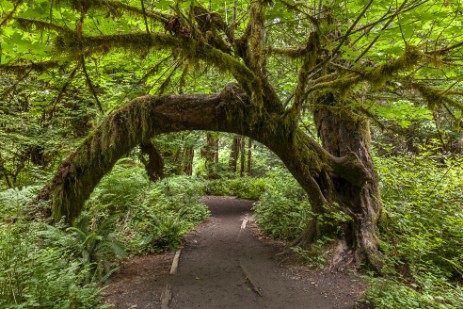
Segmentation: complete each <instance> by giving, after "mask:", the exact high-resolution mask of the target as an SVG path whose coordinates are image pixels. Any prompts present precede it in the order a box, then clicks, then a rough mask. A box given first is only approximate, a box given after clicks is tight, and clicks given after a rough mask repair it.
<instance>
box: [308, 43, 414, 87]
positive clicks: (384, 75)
mask: <svg viewBox="0 0 463 309" xmlns="http://www.w3.org/2000/svg"><path fill="white" fill-rule="evenodd" d="M421 58H422V53H421V51H420V50H419V49H418V48H417V47H416V46H412V45H409V46H407V47H406V48H405V50H404V53H403V54H402V55H401V56H400V57H398V58H396V59H394V60H392V61H389V62H387V63H385V64H383V65H380V66H377V67H375V68H373V69H372V70H371V71H368V72H360V71H359V72H353V73H348V74H344V75H341V76H340V77H338V78H336V79H334V80H328V81H326V80H325V79H323V80H321V82H319V83H316V84H314V85H312V86H310V87H309V88H308V89H307V91H306V94H309V93H311V92H313V91H316V90H323V89H332V90H338V91H341V92H342V91H344V90H345V89H346V88H349V87H351V86H353V85H355V84H357V83H359V82H363V81H366V82H368V83H370V85H371V86H372V88H373V90H377V89H379V88H381V87H382V86H383V85H384V83H385V82H386V81H389V80H391V79H392V78H394V77H395V76H396V75H397V74H399V73H401V72H406V71H408V70H411V69H413V68H414V67H415V65H417V64H418V62H419V61H420V60H421Z"/></svg>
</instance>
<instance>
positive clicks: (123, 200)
mask: <svg viewBox="0 0 463 309" xmlns="http://www.w3.org/2000/svg"><path fill="white" fill-rule="evenodd" d="M203 188H204V182H203V181H202V180H200V179H198V178H191V177H186V176H177V177H170V178H166V179H163V180H161V181H158V182H156V183H152V182H150V181H149V180H148V179H147V176H146V173H145V170H144V169H143V168H142V167H141V166H140V164H139V163H137V162H135V161H133V160H131V159H122V160H120V161H119V163H118V164H117V165H116V166H115V167H114V168H113V170H112V172H111V173H109V174H107V175H106V176H105V177H104V178H103V179H102V181H101V182H100V184H99V185H98V186H97V187H96V189H95V191H94V192H93V194H92V196H91V198H90V200H89V201H88V202H87V206H86V208H87V210H86V211H85V213H84V216H85V217H90V218H101V219H102V220H108V219H106V218H108V217H111V216H114V214H120V215H121V216H120V217H119V220H118V222H117V224H115V230H114V234H115V235H114V237H115V238H116V239H117V240H118V241H119V242H120V243H121V244H122V247H124V248H125V249H126V251H127V252H128V253H129V254H141V253H148V252H160V251H166V250H173V249H175V248H177V247H178V246H179V245H180V244H181V243H182V240H183V236H184V235H185V234H186V233H187V232H189V231H190V230H191V229H192V228H193V227H194V226H195V225H196V224H198V223H200V222H202V221H203V220H204V219H205V218H206V217H207V216H208V210H207V208H206V207H205V205H204V204H202V203H200V202H199V201H198V197H199V196H200V195H202V193H203ZM97 221H98V220H97Z"/></svg>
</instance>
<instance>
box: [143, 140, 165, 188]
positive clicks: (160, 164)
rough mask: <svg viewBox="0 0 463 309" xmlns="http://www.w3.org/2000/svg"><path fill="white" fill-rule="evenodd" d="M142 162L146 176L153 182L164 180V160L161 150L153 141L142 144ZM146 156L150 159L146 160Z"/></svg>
mask: <svg viewBox="0 0 463 309" xmlns="http://www.w3.org/2000/svg"><path fill="white" fill-rule="evenodd" d="M140 150H141V155H140V160H141V162H142V163H143V165H144V166H145V170H146V174H147V175H148V178H149V179H150V180H151V181H153V182H154V181H157V180H159V179H162V178H164V160H163V159H162V155H161V153H160V152H159V150H158V149H157V148H156V147H155V146H154V144H153V143H152V142H151V141H148V142H146V143H142V144H140ZM145 155H146V156H147V157H148V158H145Z"/></svg>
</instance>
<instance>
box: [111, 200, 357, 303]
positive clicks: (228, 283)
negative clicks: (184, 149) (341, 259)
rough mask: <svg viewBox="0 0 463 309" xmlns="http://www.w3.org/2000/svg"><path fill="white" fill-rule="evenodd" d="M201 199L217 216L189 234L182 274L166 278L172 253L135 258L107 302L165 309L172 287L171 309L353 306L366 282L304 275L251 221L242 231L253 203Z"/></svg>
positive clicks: (118, 277)
mask: <svg viewBox="0 0 463 309" xmlns="http://www.w3.org/2000/svg"><path fill="white" fill-rule="evenodd" d="M203 201H204V202H205V203H206V204H207V205H208V206H209V209H210V210H211V213H212V216H211V218H210V219H209V220H208V221H207V222H205V223H203V224H201V225H200V226H198V227H197V228H196V230H195V231H194V232H193V233H191V234H190V235H188V237H187V241H186V244H185V247H184V249H183V250H182V254H181V258H180V263H179V268H178V273H177V274H176V275H169V271H170V267H171V263H172V260H173V257H174V253H168V254H163V255H150V256H145V257H136V258H131V259H129V260H127V261H126V262H125V263H124V264H123V265H122V267H121V270H120V271H119V272H118V273H117V274H115V275H114V276H113V278H112V280H111V283H110V284H109V286H108V288H107V289H106V290H105V302H106V303H108V304H114V305H115V308H124V309H125V308H143V309H145V308H146V309H148V308H161V301H160V298H161V295H162V293H163V291H165V290H166V287H167V286H168V287H170V290H171V292H172V298H171V300H170V302H169V308H179V309H189V308H218V309H225V308H233V309H235V308H249V309H252V308H278V309H281V308H354V307H355V306H356V302H357V299H358V297H359V296H360V295H361V293H362V291H363V289H364V288H365V284H364V283H363V282H361V281H360V280H359V279H358V278H357V277H356V276H355V275H353V274H348V273H336V272H328V271H320V270H310V269H307V268H306V267H304V266H302V264H301V262H300V260H299V259H298V258H297V257H296V256H295V255H284V256H283V257H279V256H276V254H277V253H278V252H281V251H282V250H283V244H282V243H280V242H275V241H271V240H268V239H266V238H265V237H263V236H261V235H260V234H259V233H258V231H257V229H256V227H255V225H254V224H253V223H252V222H251V223H248V225H247V226H246V228H245V229H242V230H241V225H242V221H243V219H244V218H249V217H250V214H251V210H250V208H251V206H252V203H253V201H248V200H242V199H233V198H225V197H206V198H203ZM245 273H247V276H249V277H250V280H247V279H246V275H245ZM250 281H251V282H252V283H250ZM259 294H261V295H259Z"/></svg>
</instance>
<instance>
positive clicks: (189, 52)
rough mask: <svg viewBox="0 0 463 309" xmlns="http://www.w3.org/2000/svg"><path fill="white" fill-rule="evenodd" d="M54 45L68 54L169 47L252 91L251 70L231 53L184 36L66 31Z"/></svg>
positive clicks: (166, 48) (248, 91)
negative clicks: (218, 71) (82, 34)
mask: <svg viewBox="0 0 463 309" xmlns="http://www.w3.org/2000/svg"><path fill="white" fill-rule="evenodd" d="M55 46H56V48H57V49H58V50H59V51H61V52H62V53H71V54H79V53H80V47H81V46H82V47H83V48H84V49H85V50H87V51H88V52H93V53H95V52H107V51H109V50H110V49H113V48H125V49H130V50H146V49H149V48H154V49H165V50H171V51H173V52H175V53H177V54H180V55H181V56H182V57H184V58H186V59H190V60H203V61H205V62H206V63H209V64H211V65H213V66H215V67H217V68H218V69H219V70H221V71H224V72H230V73H231V74H232V75H233V76H234V77H235V78H236V80H237V81H238V82H239V83H240V85H241V86H242V87H243V88H244V90H245V91H246V92H247V93H252V85H253V83H254V81H255V75H254V73H253V72H252V71H251V70H249V69H248V68H247V67H246V66H245V65H244V64H242V63H241V62H239V61H238V60H237V59H235V58H234V57H233V56H231V55H229V54H226V53H224V52H222V51H220V50H218V49H216V48H213V47H211V46H209V45H206V44H204V43H203V42H200V41H196V40H194V39H192V38H187V37H176V36H173V35H169V34H162V33H151V34H147V33H146V32H139V33H132V34H119V35H102V36H82V37H77V35H74V34H72V35H71V34H70V35H66V36H59V37H57V38H56V41H55Z"/></svg>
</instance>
